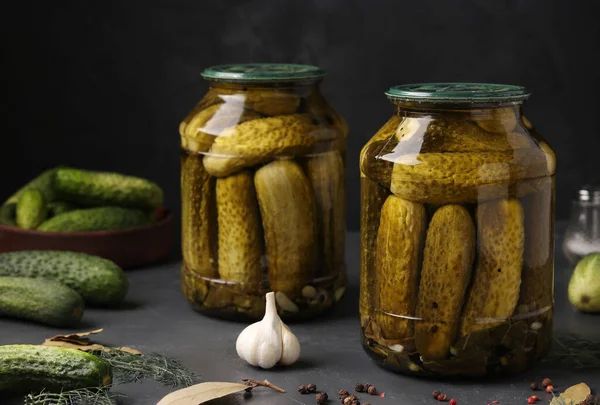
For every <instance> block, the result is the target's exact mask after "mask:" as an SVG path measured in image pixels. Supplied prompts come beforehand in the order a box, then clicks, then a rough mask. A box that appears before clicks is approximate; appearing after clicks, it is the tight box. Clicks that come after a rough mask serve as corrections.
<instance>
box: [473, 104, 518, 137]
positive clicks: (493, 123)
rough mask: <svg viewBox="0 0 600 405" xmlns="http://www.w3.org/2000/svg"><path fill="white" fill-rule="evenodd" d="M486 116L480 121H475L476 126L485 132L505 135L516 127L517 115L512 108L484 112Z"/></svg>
mask: <svg viewBox="0 0 600 405" xmlns="http://www.w3.org/2000/svg"><path fill="white" fill-rule="evenodd" d="M485 113H486V115H489V116H487V117H485V118H482V119H477V120H475V122H476V123H477V125H478V126H479V127H481V128H483V129H484V130H486V131H487V132H492V133H499V134H505V133H507V132H512V131H513V129H515V127H516V126H517V113H516V111H515V108H514V107H500V108H491V109H489V110H485Z"/></svg>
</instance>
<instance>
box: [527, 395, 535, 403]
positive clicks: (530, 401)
mask: <svg viewBox="0 0 600 405" xmlns="http://www.w3.org/2000/svg"><path fill="white" fill-rule="evenodd" d="M535 402H536V401H535V399H533V398H531V397H529V398H527V403H528V404H535Z"/></svg>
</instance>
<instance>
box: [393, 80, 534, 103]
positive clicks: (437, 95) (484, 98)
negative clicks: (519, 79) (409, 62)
mask: <svg viewBox="0 0 600 405" xmlns="http://www.w3.org/2000/svg"><path fill="white" fill-rule="evenodd" d="M385 94H386V95H387V96H388V97H389V98H390V99H392V100H398V101H407V102H417V103H456V104H460V103H506V102H520V101H523V100H525V99H526V98H527V97H529V94H530V93H528V92H527V91H526V90H525V88H524V87H521V86H513V85H509V84H491V83H420V84H403V85H400V86H393V87H391V88H390V89H389V90H388V91H387V92H386V93H385Z"/></svg>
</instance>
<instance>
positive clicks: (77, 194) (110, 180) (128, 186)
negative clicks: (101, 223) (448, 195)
mask: <svg viewBox="0 0 600 405" xmlns="http://www.w3.org/2000/svg"><path fill="white" fill-rule="evenodd" d="M53 185H54V188H55V189H56V192H57V193H58V195H59V196H60V197H61V200H65V201H70V202H74V203H76V204H80V205H83V206H90V207H95V206H112V205H115V206H120V207H129V208H140V209H149V210H152V209H156V208H158V207H160V206H161V205H162V204H163V191H162V189H161V188H160V187H159V186H158V185H156V184H155V183H153V182H151V181H149V180H146V179H142V178H139V177H133V176H125V175H123V174H119V173H108V172H92V171H86V170H79V169H69V168H59V169H57V170H56V173H55V174H54V183H53Z"/></svg>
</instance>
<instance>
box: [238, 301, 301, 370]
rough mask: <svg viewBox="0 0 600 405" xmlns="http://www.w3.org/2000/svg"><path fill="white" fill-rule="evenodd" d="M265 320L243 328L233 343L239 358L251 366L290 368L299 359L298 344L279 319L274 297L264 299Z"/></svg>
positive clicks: (296, 339)
mask: <svg viewBox="0 0 600 405" xmlns="http://www.w3.org/2000/svg"><path fill="white" fill-rule="evenodd" d="M266 300H267V305H266V309H265V316H264V318H263V319H262V320H261V321H259V322H256V323H253V324H252V325H250V326H248V327H246V329H244V330H243V331H242V333H240V335H239V336H238V338H237V341H236V343H235V348H236V351H237V353H238V356H240V358H241V359H242V360H245V361H246V362H248V363H249V364H251V365H253V366H258V367H262V368H265V369H266V368H271V367H273V366H275V364H281V365H285V366H287V365H290V364H293V363H295V362H296V360H298V358H299V357H300V342H299V341H298V338H296V336H295V335H294V334H293V333H292V331H291V330H290V328H288V327H287V325H285V324H284V323H283V322H282V321H281V318H279V315H278V314H277V305H276V302H275V293H272V292H270V293H268V294H267V296H266Z"/></svg>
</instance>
